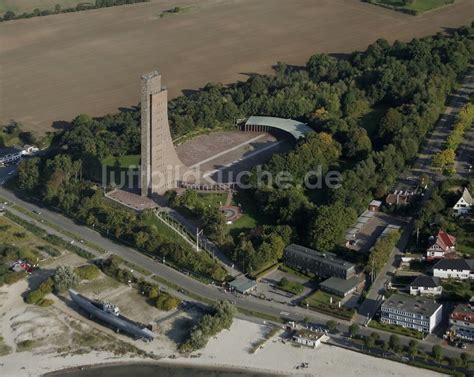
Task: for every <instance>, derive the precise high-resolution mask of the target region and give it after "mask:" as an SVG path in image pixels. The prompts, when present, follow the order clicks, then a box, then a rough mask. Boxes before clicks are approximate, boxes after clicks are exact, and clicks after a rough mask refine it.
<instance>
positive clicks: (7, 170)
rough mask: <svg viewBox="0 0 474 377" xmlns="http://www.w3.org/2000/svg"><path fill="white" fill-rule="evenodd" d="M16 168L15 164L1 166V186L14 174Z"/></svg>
mask: <svg viewBox="0 0 474 377" xmlns="http://www.w3.org/2000/svg"><path fill="white" fill-rule="evenodd" d="M16 168H17V166H16V165H15V164H11V165H6V166H0V186H1V185H3V184H4V183H5V182H6V181H7V180H8V179H9V178H11V177H12V176H13V174H14V173H15V170H16Z"/></svg>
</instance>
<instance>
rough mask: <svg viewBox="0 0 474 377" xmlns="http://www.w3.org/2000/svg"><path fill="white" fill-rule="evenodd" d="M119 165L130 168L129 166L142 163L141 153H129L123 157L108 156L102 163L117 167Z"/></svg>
mask: <svg viewBox="0 0 474 377" xmlns="http://www.w3.org/2000/svg"><path fill="white" fill-rule="evenodd" d="M117 163H118V165H119V166H120V167H121V168H128V167H129V166H137V165H140V155H139V154H129V155H125V156H122V157H114V156H110V157H106V158H104V159H103V160H102V164H104V165H106V166H112V167H115V166H117Z"/></svg>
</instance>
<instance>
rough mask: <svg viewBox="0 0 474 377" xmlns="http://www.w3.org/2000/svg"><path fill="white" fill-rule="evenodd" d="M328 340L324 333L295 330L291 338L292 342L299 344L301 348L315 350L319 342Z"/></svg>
mask: <svg viewBox="0 0 474 377" xmlns="http://www.w3.org/2000/svg"><path fill="white" fill-rule="evenodd" d="M327 339H328V336H327V335H326V334H324V333H321V332H318V331H311V330H306V329H302V330H297V331H295V334H294V335H293V337H292V340H293V342H295V343H297V344H301V345H303V346H307V347H312V348H316V347H318V346H319V345H320V344H321V342H324V341H326V340H327Z"/></svg>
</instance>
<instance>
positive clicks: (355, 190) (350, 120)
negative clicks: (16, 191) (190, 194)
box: [18, 27, 474, 275]
mask: <svg viewBox="0 0 474 377" xmlns="http://www.w3.org/2000/svg"><path fill="white" fill-rule="evenodd" d="M473 35H474V28H473V27H463V28H460V29H458V30H457V32H455V33H454V34H452V35H446V34H437V35H435V36H433V37H428V38H423V39H414V40H412V41H411V42H408V43H404V42H399V41H397V42H395V43H394V44H393V45H390V44H389V43H388V42H387V41H385V40H378V41H377V42H375V43H374V44H372V45H370V46H369V47H368V48H367V50H366V51H364V52H356V53H353V54H351V55H350V56H349V57H348V58H347V59H338V58H334V57H331V56H327V55H324V54H317V55H314V56H312V57H311V58H310V59H309V61H308V62H307V64H306V67H290V66H286V65H285V64H282V63H279V64H278V65H277V66H276V68H275V75H273V76H270V75H251V76H250V77H249V78H248V80H247V81H246V82H238V83H235V84H232V85H229V86H223V85H221V84H208V85H206V86H205V87H204V88H203V89H202V90H200V91H197V92H194V93H191V94H189V95H187V96H181V97H178V98H176V99H174V100H172V101H171V102H170V104H169V116H170V124H171V129H172V134H173V136H174V137H180V136H183V135H186V134H187V133H189V132H190V131H196V130H200V129H216V128H222V127H230V126H232V125H234V124H235V122H236V121H237V120H238V119H240V118H243V117H247V116H250V115H256V114H258V115H268V116H278V117H284V118H294V119H297V120H300V121H303V122H306V123H307V124H309V125H310V126H311V127H312V128H313V129H314V130H315V131H316V132H315V133H314V134H311V135H308V137H307V138H306V139H305V140H300V141H298V142H297V144H296V147H295V149H294V150H293V151H291V152H289V153H286V154H283V155H274V156H273V158H272V159H271V160H270V161H269V162H268V163H267V164H265V166H264V169H263V170H267V171H270V172H272V173H275V174H273V176H274V177H275V176H276V175H277V174H278V173H279V172H282V171H285V172H289V173H291V176H292V179H293V180H292V181H291V184H290V185H284V186H282V185H278V184H277V182H275V180H272V181H271V182H269V181H268V179H266V178H265V177H264V178H263V179H259V177H258V171H257V169H255V170H254V172H253V174H252V176H251V177H250V178H249V183H250V184H251V185H252V189H251V190H250V193H249V194H248V196H250V197H251V198H252V202H253V203H254V205H256V206H258V209H259V214H260V215H261V217H262V218H264V219H265V220H264V221H265V223H266V224H267V225H269V226H270V227H269V228H265V227H262V228H259V229H257V233H259V232H260V233H259V234H260V235H259V236H255V235H254V234H253V233H252V234H247V235H245V234H244V235H240V236H239V235H238V234H237V235H235V236H236V237H234V240H233V241H230V242H229V240H228V239H227V237H224V236H225V234H224V233H223V232H222V231H223V228H224V227H223V226H222V220H223V219H222V216H220V214H219V213H218V212H217V211H205V212H203V213H201V215H202V217H203V219H204V222H205V227H206V228H207V231H208V233H210V234H211V235H212V237H213V238H214V239H215V240H217V241H225V243H228V244H232V243H233V244H235V245H237V246H236V250H235V251H234V252H233V253H232V254H233V255H232V256H233V258H234V260H235V261H239V263H243V264H245V267H246V270H247V271H249V270H254V271H256V270H257V269H258V268H261V267H263V266H265V265H268V264H269V263H271V262H272V261H274V260H276V259H278V258H279V257H280V250H281V247H280V244H281V242H280V240H279V239H278V237H280V238H281V239H283V243H286V242H289V241H290V239H289V238H288V237H286V234H287V233H285V236H283V235H282V234H280V233H279V231H278V230H276V229H278V226H281V229H287V227H288V228H289V229H290V231H289V232H288V234H291V238H292V241H297V242H299V243H303V244H307V245H310V246H312V247H315V248H317V249H322V250H328V249H331V248H333V247H334V246H335V245H336V244H337V243H338V242H339V241H340V239H341V237H342V235H343V233H344V230H345V229H346V228H347V227H348V226H350V224H351V223H352V222H353V221H354V220H355V218H356V216H357V214H359V213H361V212H362V211H363V210H364V209H365V208H366V206H367V204H368V202H369V201H370V199H372V198H374V197H377V198H380V197H383V196H384V195H385V194H386V192H387V190H388V189H389V187H390V186H391V185H392V183H393V182H394V180H395V179H396V177H397V176H398V175H399V174H400V172H401V171H402V170H403V169H404V168H405V166H406V165H407V164H409V163H410V162H411V161H412V160H413V159H414V158H415V156H416V154H417V152H418V148H419V146H420V144H421V143H422V141H423V140H424V138H425V136H426V134H427V132H429V131H430V129H431V128H432V127H433V125H434V124H435V122H436V121H437V119H438V117H439V114H440V113H441V112H442V111H443V109H444V105H445V100H446V97H447V94H448V93H449V92H450V91H451V90H452V89H453V87H454V85H455V83H456V80H457V79H458V78H459V77H460V76H462V74H463V73H464V71H465V69H466V67H467V66H468V62H469V60H470V59H471V58H472V53H473V51H474V47H473V43H472V37H473ZM139 119H140V114H139V109H138V108H136V109H131V110H130V111H128V112H123V113H120V114H116V115H109V116H106V117H104V118H101V119H91V118H90V117H88V116H85V115H81V116H79V117H77V118H76V119H75V120H74V121H73V127H72V128H71V129H70V130H68V131H64V132H62V133H61V134H59V135H58V136H57V137H56V138H55V140H54V141H53V150H54V152H53V153H52V154H51V155H50V156H48V157H46V158H41V159H30V160H27V161H25V162H23V163H22V164H21V165H20V168H19V180H18V184H19V187H20V188H21V189H23V190H25V191H28V192H30V193H35V195H38V194H39V196H40V198H41V199H43V200H45V201H46V202H47V203H48V204H50V205H54V206H57V207H59V208H60V209H61V210H63V211H65V212H67V213H74V214H76V216H77V217H79V218H80V219H81V220H83V221H86V222H87V223H88V224H89V225H95V226H103V227H104V228H105V229H107V230H108V231H110V232H111V233H112V234H115V235H116V237H117V238H120V239H124V240H126V241H128V242H132V243H134V244H135V245H137V246H139V247H140V248H143V249H145V250H146V251H147V252H150V253H152V254H158V255H161V256H166V258H167V259H168V257H169V258H170V261H173V263H176V264H177V265H180V266H183V265H186V266H187V267H186V268H189V269H192V270H194V268H197V269H198V270H199V273H204V274H207V275H209V274H213V273H214V274H215V273H216V272H215V271H214V272H213V269H215V266H214V265H213V264H212V263H210V262H209V263H208V262H206V261H202V260H200V261H199V262H198V261H196V259H199V258H198V257H196V256H195V254H191V253H189V252H188V251H186V249H184V248H183V247H182V246H180V245H179V244H176V242H175V241H174V240H165V239H164V236H163V235H162V234H160V233H159V232H156V231H154V230H153V228H152V227H150V226H149V225H147V224H146V222H144V221H142V219H141V218H140V217H137V216H133V215H131V214H129V213H127V212H125V211H119V210H116V209H112V208H108V207H107V206H106V205H105V204H104V203H103V202H102V199H101V194H100V192H98V191H94V190H92V189H91V185H90V183H88V182H87V181H85V179H88V180H93V179H95V178H96V177H97V171H98V168H99V167H100V161H101V160H102V159H103V158H104V157H107V156H121V155H126V154H137V153H138V152H139V146H140V130H139ZM318 169H320V170H319V171H320V174H322V175H324V174H325V173H326V172H327V171H330V170H337V171H339V172H341V173H342V185H341V186H340V187H338V188H330V187H323V188H320V187H316V188H313V187H312V188H308V185H307V183H308V182H309V183H310V184H312V183H315V182H314V181H315V180H316V178H317V175H313V176H310V178H309V179H307V173H308V172H310V171H316V172H317V171H318ZM268 229H274V230H268ZM285 232H286V231H285ZM267 244H270V245H271V246H270V247H269V246H266V245H267ZM270 249H272V250H271V251H270ZM240 261H242V262H240ZM218 274H221V272H218Z"/></svg>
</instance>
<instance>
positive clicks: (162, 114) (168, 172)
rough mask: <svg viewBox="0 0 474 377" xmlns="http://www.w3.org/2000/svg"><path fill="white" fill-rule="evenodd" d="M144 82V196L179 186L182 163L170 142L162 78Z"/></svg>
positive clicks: (155, 76)
mask: <svg viewBox="0 0 474 377" xmlns="http://www.w3.org/2000/svg"><path fill="white" fill-rule="evenodd" d="M141 83H142V93H141V118H142V121H141V139H142V140H141V141H142V147H141V194H142V196H149V195H151V194H154V193H157V194H163V193H164V192H165V191H166V190H168V189H171V188H174V187H176V184H177V181H178V180H179V179H180V171H181V169H182V167H183V164H182V163H181V161H180V160H179V157H178V155H177V154H176V151H175V149H174V146H173V141H172V140H171V133H170V127H169V124H168V92H167V91H166V88H164V87H163V86H162V85H161V75H160V74H159V73H158V71H153V72H150V73H147V74H146V75H143V76H142V82H141Z"/></svg>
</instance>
